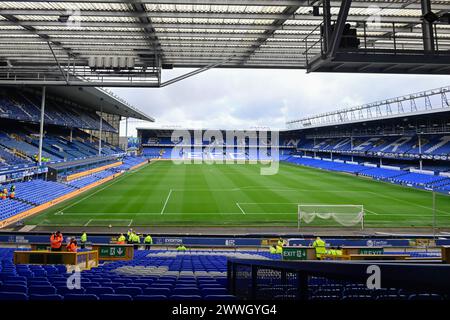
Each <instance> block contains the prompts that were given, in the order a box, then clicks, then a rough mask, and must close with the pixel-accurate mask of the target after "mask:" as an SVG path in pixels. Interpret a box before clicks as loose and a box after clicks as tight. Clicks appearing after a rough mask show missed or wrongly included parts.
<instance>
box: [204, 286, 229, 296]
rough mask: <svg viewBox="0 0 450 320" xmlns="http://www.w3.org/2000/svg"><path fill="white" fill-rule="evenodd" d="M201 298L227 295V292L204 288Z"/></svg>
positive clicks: (220, 289) (219, 289) (222, 289)
mask: <svg viewBox="0 0 450 320" xmlns="http://www.w3.org/2000/svg"><path fill="white" fill-rule="evenodd" d="M201 292H202V296H204V297H206V296H210V295H227V294H228V290H227V289H225V288H204V289H202V290H201Z"/></svg>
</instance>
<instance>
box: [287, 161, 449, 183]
mask: <svg viewBox="0 0 450 320" xmlns="http://www.w3.org/2000/svg"><path fill="white" fill-rule="evenodd" d="M283 161H285V162H288V163H293V164H296V165H303V166H308V167H313V168H318V169H322V170H328V171H335V172H345V173H351V174H355V175H361V176H365V177H371V178H373V179H377V180H384V181H389V182H393V183H398V184H404V185H409V186H414V187H420V188H429V189H433V190H436V191H442V192H446V191H447V190H449V189H450V188H449V184H450V178H449V177H446V176H440V175H434V174H433V175H430V174H422V173H414V172H408V171H404V170H395V169H385V168H379V167H375V168H374V167H372V166H370V167H369V166H364V165H362V164H353V163H350V164H349V163H345V162H335V161H331V160H330V159H327V160H323V159H312V158H302V157H300V156H291V157H288V158H284V159H283Z"/></svg>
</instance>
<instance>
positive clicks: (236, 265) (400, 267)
mask: <svg viewBox="0 0 450 320" xmlns="http://www.w3.org/2000/svg"><path fill="white" fill-rule="evenodd" d="M369 267H370V269H369ZM373 269H377V270H379V277H380V283H381V288H379V289H378V290H382V289H383V288H384V289H386V288H397V289H404V290H408V292H410V293H413V292H418V293H438V294H449V293H450V265H446V264H442V263H439V262H436V261H435V262H433V261H429V262H424V261H411V260H408V261H407V262H392V261H383V262H380V261H376V262H375V261H366V262H362V261H351V262H349V261H346V262H342V261H277V260H253V259H229V260H228V269H227V273H228V283H229V291H230V293H231V294H233V295H235V296H237V297H238V298H240V299H248V300H254V299H274V298H276V299H279V298H280V296H281V297H285V298H286V299H300V300H302V299H309V298H310V294H311V290H312V288H311V287H312V284H313V283H314V281H316V283H317V280H321V281H330V280H331V281H334V283H340V284H349V283H351V284H354V285H359V286H361V287H363V286H365V288H367V287H366V284H367V280H368V277H369V276H370V274H371V273H370V272H369V271H368V270H373ZM374 290H375V289H374Z"/></svg>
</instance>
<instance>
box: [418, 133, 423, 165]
mask: <svg viewBox="0 0 450 320" xmlns="http://www.w3.org/2000/svg"><path fill="white" fill-rule="evenodd" d="M418 140H419V156H420V157H422V138H421V137H420V134H419V135H418ZM422 167H423V165H422V158H420V160H419V169H420V170H422Z"/></svg>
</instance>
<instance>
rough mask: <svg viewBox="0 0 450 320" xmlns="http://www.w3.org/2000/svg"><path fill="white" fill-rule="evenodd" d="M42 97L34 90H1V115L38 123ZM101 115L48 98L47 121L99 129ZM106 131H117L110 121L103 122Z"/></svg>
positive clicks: (61, 124)
mask: <svg viewBox="0 0 450 320" xmlns="http://www.w3.org/2000/svg"><path fill="white" fill-rule="evenodd" d="M40 105H41V97H40V96H39V95H36V94H34V93H33V92H31V91H30V92H27V91H24V90H17V89H8V90H7V91H6V90H0V108H1V110H3V111H2V112H1V113H0V117H2V118H7V119H14V120H20V121H27V122H34V123H38V122H39V120H40V108H41V107H40ZM99 120H100V117H99V116H98V115H97V114H96V113H95V112H92V111H89V110H87V109H83V108H81V107H79V106H78V107H77V106H74V105H69V104H67V103H65V102H63V101H56V100H54V99H51V98H50V99H48V100H47V106H46V112H45V122H46V123H47V124H53V125H58V126H64V127H73V128H83V129H91V130H98V129H99V123H100V121H99ZM103 130H104V131H113V132H114V131H116V129H115V128H114V127H112V126H111V125H110V124H109V123H108V122H106V121H104V122H103Z"/></svg>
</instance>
